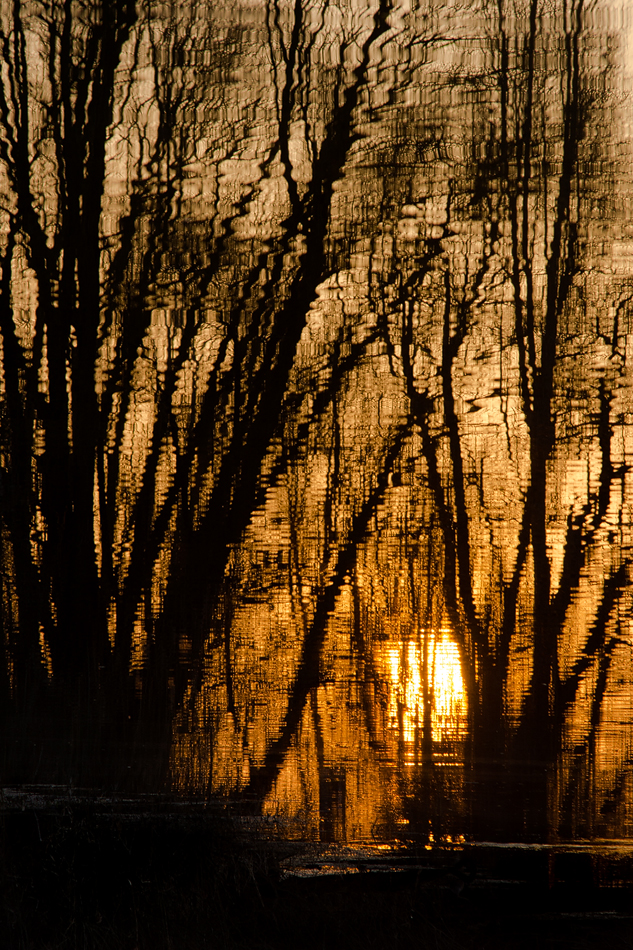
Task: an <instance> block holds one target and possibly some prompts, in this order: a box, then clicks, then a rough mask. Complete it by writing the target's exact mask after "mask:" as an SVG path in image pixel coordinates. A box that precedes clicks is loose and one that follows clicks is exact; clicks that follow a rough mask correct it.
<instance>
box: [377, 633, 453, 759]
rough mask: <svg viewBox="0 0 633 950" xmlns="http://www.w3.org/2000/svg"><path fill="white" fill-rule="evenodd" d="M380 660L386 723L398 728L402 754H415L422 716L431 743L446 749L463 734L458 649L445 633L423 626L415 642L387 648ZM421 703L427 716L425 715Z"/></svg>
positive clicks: (422, 723) (392, 727)
mask: <svg viewBox="0 0 633 950" xmlns="http://www.w3.org/2000/svg"><path fill="white" fill-rule="evenodd" d="M384 662H385V663H386V666H387V670H388V675H389V726H390V728H391V729H395V730H399V731H400V732H401V734H402V740H403V742H404V743H405V744H406V746H407V750H408V751H407V755H408V757H413V756H414V755H415V754H416V751H415V750H416V747H417V746H418V745H419V739H420V734H421V733H420V730H421V729H423V728H424V725H425V721H427V718H428V722H429V723H430V726H431V735H432V740H433V743H437V744H438V745H441V746H442V747H443V748H446V747H447V746H448V745H449V743H456V742H457V741H458V740H460V739H463V738H464V736H465V734H466V712H467V711H466V696H465V693H464V681H463V679H462V671H461V664H460V659H459V650H458V649H457V646H456V645H455V644H454V643H453V641H452V640H451V639H450V635H449V632H448V631H440V632H439V633H436V632H435V631H433V630H428V631H426V630H425V631H422V632H421V642H420V640H416V641H409V642H405V643H399V644H396V645H394V646H390V647H387V648H386V649H385V650H384ZM427 705H428V707H429V715H428V717H425V707H426V706H427ZM435 754H436V756H437V755H438V754H439V753H435ZM443 754H445V753H443Z"/></svg>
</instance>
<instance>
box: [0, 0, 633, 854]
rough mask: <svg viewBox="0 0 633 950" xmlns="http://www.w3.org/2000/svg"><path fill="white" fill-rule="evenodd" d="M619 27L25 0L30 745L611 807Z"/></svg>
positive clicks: (386, 6) (321, 802)
mask: <svg viewBox="0 0 633 950" xmlns="http://www.w3.org/2000/svg"><path fill="white" fill-rule="evenodd" d="M581 35H582V42H581ZM616 45H617V44H616V38H615V37H614V36H613V35H611V34H607V33H606V32H605V30H604V29H603V28H601V27H600V20H599V17H597V15H596V13H595V10H594V9H593V8H592V9H591V10H589V9H585V8H584V5H583V3H582V0H575V2H574V3H572V4H571V5H569V4H567V5H562V4H561V5H560V8H559V9H550V7H548V8H547V10H546V9H545V8H544V7H543V6H542V4H540V3H537V2H536V0H530V2H528V3H526V4H525V7H524V8H521V9H520V10H519V9H517V7H516V6H512V8H510V7H509V6H507V5H506V4H505V3H504V2H503V0H499V2H498V3H496V4H483V5H482V6H481V8H477V9H476V10H471V11H470V12H469V13H465V12H464V11H463V10H462V9H461V8H460V7H458V6H457V5H456V6H455V7H454V8H453V7H446V6H445V5H442V6H441V7H437V8H434V7H433V6H428V7H424V6H417V5H416V6H415V7H411V8H409V6H407V7H406V9H405V7H404V6H402V7H401V6H400V5H398V4H391V3H388V2H382V0H380V2H377V3H376V4H375V5H374V7H372V8H371V9H368V8H366V7H365V5H363V4H361V5H355V4H354V3H350V4H349V5H348V6H343V7H340V6H339V7H336V8H335V7H333V6H332V5H331V4H330V3H329V2H327V0H315V2H313V3H307V4H306V3H297V4H289V3H284V2H273V0H270V2H268V3H262V4H260V5H248V4H244V5H243V6H239V7H238V10H237V15H236V11H235V10H233V9H231V10H228V9H223V8H222V6H221V5H220V7H219V8H218V6H217V4H215V5H209V7H208V8H207V6H205V5H204V4H200V5H197V4H188V5H184V6H181V5H174V6H172V5H170V4H162V5H158V6H156V5H153V4H152V5H150V4H145V3H143V2H142V0H139V2H138V3H136V4H133V3H127V2H126V3H122V2H119V3H114V4H108V5H107V7H106V6H102V5H101V4H99V3H93V2H90V3H89V2H86V3H82V2H77V3H75V4H72V5H70V4H62V3H54V4H51V5H50V7H49V8H47V10H46V11H44V10H43V9H42V8H40V6H38V5H37V4H35V3H33V4H31V3H28V2H23V3H14V4H13V5H12V6H11V8H10V9H9V8H6V9H4V10H3V11H2V16H1V19H0V59H1V68H0V78H1V87H0V176H1V177H2V182H3V194H4V196H5V197H4V198H3V201H2V206H1V209H0V217H1V219H2V228H1V235H2V238H1V244H0V251H1V254H2V260H1V266H2V287H1V293H2V296H1V298H0V299H1V302H0V333H1V336H2V390H1V407H0V408H1V412H2V428H1V451H2V459H1V463H2V468H1V476H2V481H1V493H2V495H1V497H2V523H1V534H0V544H1V545H2V564H3V586H2V611H1V620H2V634H3V635H2V639H1V644H2V647H1V648H2V651H3V654H2V663H1V664H0V668H1V670H2V683H1V690H2V702H3V705H4V709H5V713H6V716H5V719H6V721H7V723H8V724H9V725H8V727H7V731H6V734H5V739H4V768H5V774H6V776H7V780H9V781H14V780H15V781H17V780H20V781H34V780H36V778H39V779H42V780H45V781H52V780H58V781H59V780H61V781H71V780H72V781H73V782H79V783H86V784H90V785H95V784H101V785H107V786H108V787H111V788H124V787H125V788H156V787H164V786H165V783H170V784H171V785H172V787H176V788H179V789H181V790H183V791H187V792H189V793H192V794H193V793H195V794H219V793H224V792H235V791H237V792H239V793H240V795H243V796H245V797H246V798H250V797H253V798H255V799H256V800H257V801H258V802H262V801H263V802H266V803H267V804H266V806H265V807H268V808H270V807H277V806H279V803H280V802H281V800H282V799H284V797H285V799H286V800H287V801H288V802H289V803H290V804H289V807H290V808H294V809H295V811H296V812H297V813H299V812H303V813H305V814H308V815H316V819H315V818H314V817H312V818H310V819H309V820H310V821H316V825H315V828H317V829H318V828H321V832H322V833H324V834H327V835H331V836H333V837H339V838H340V837H342V836H345V835H348V834H367V833H369V831H370V829H371V828H372V827H376V822H378V821H381V822H384V824H385V827H387V825H388V824H389V820H390V819H389V818H388V815H389V814H390V809H391V810H393V814H396V813H397V814H398V815H400V816H402V815H405V816H408V817H409V818H410V819H411V820H414V821H416V822H418V823H419V822H420V821H422V822H425V821H428V820H429V816H430V818H431V820H432V822H435V825H434V833H437V834H443V833H444V834H454V833H456V832H459V833H463V832H468V833H475V834H478V833H483V832H484V831H491V832H492V833H499V834H509V833H512V834H519V835H528V836H537V837H542V836H544V835H549V834H557V833H565V834H577V833H582V834H593V833H600V834H616V833H618V834H621V833H623V830H624V829H625V826H626V821H627V819H626V802H627V801H628V800H629V799H630V794H631V787H630V785H631V778H630V760H629V742H630V730H629V720H630V712H631V710H630V701H629V699H628V698H627V697H629V696H630V685H631V673H632V670H631V655H630V654H631V649H630V645H631V641H630V634H629V626H630V616H631V603H630V586H629V579H630V578H629V573H630V542H631V538H630V531H629V520H630V519H629V517H628V513H629V508H630V472H629V464H628V455H629V431H630V427H629V426H628V422H629V418H628V411H629V410H628V405H629V385H630V384H629V373H628V352H629V334H630V326H629V324H630V313H631V300H632V294H631V289H632V286H631V278H630V274H629V270H630V266H629V263H628V256H629V246H630V235H629V233H628V230H627V224H626V221H627V213H628V209H629V205H630V200H631V199H630V195H631V189H630V187H629V165H628V164H627V162H629V159H628V157H627V156H628V153H627V145H626V143H622V142H620V141H619V140H618V138H617V133H618V116H619V114H620V113H622V111H623V110H624V109H625V108H626V102H625V100H624V99H623V97H622V96H621V95H620V94H619V87H618V82H619V73H618V71H617V70H616V68H615V66H614V64H613V62H611V61H610V60H609V56H610V55H612V52H611V51H613V50H615V49H616ZM622 168H624V169H625V174H624V175H623V174H622V172H621V169H622ZM618 169H619V171H618ZM433 631H443V632H442V633H441V637H440V634H439V633H434V632H433ZM438 637H440V638H439V639H438ZM438 650H439V651H440V652H442V651H443V653H442V655H443V657H444V659H443V661H442V662H443V663H444V667H445V670H444V672H445V678H446V677H448V676H449V668H450V670H452V672H451V674H450V676H451V677H452V680H451V682H452V683H453V686H452V687H451V688H452V689H453V693H454V695H455V696H457V694H459V695H460V696H461V697H462V698H461V699H460V700H459V702H458V701H457V700H456V699H455V701H454V703H453V706H450V703H448V700H446V702H447V703H448V706H450V708H451V709H452V710H453V711H452V712H450V713H449V712H441V702H443V701H444V700H442V701H441V702H440V700H439V696H440V694H441V691H442V689H443V687H442V686H441V685H440V679H438V677H437V675H435V674H433V672H432V657H433V655H437V653H438ZM388 658H391V659H388ZM405 668H406V669H405ZM394 671H398V673H397V675H398V676H399V677H400V684H399V686H398V687H397V688H396V687H395V684H394V682H393V680H394V675H395V674H394ZM436 674H437V671H436ZM458 683H459V685H457V684H458ZM411 689H414V691H415V692H416V697H417V698H416V697H413V698H412V697H411V696H408V693H410V692H411ZM447 695H448V693H447ZM410 700H411V701H410ZM451 702H453V701H452V700H451ZM438 703H439V705H438ZM394 704H395V705H394ZM448 706H447V708H448ZM458 707H459V711H457V710H458ZM390 709H391V710H392V711H391V712H390ZM394 710H395V712H394ZM441 716H445V717H448V719H450V717H451V716H453V717H454V721H453V719H451V720H450V722H448V725H446V728H443V727H441V726H438V717H441ZM466 716H467V725H464V719H465V717H466ZM447 721H448V720H447ZM412 744H413V748H414V749H415V752H414V753H412V752H411V748H412ZM148 750H150V753H149V754H147V753H148ZM448 762H450V763H451V765H450V768H449V767H448V766H447V767H446V768H445V767H444V766H445V765H446V763H448ZM508 763H512V766H511V767H509V765H508ZM387 766H389V767H390V768H391V771H389V777H388V778H386V777H385V776H386V775H387V772H386V771H385V768H387ZM449 773H450V774H449ZM467 774H468V775H469V776H470V777H469V779H468V782H467V783H466V782H465V776H466V775H467ZM491 782H492V784H493V785H494V789H495V795H496V796H497V799H496V800H497V803H498V810H497V811H496V812H495V813H494V814H492V815H491V814H490V812H489V811H488V810H487V809H488V799H489V796H490V788H491ZM467 787H468V788H470V790H471V791H470V792H467ZM368 788H371V789H372V791H371V794H370V795H367V794H366V790H367V789H368ZM354 789H355V791H354ZM362 790H365V791H364V792H363V791H362ZM363 795H365V796H366V798H367V802H365V804H363V803H362V799H363ZM449 798H450V799H451V801H452V803H453V804H452V805H451V806H450V807H448V806H447V804H446V802H447V801H448V799H449ZM506 800H507V801H512V802H514V807H513V810H512V812H511V813H508V814H506V809H505V806H504V802H505V801H506ZM275 803H277V805H275ZM626 827H628V826H626ZM324 828H326V829H327V831H325V832H324V831H323V829H324ZM350 829H356V830H350ZM390 833H391V832H390Z"/></svg>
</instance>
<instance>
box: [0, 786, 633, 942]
mask: <svg viewBox="0 0 633 950" xmlns="http://www.w3.org/2000/svg"><path fill="white" fill-rule="evenodd" d="M23 804H24V810H22V809H21V808H20V809H16V808H15V807H14V805H13V806H12V807H10V808H5V810H4V812H3V813H2V825H1V827H2V856H1V860H2V864H1V874H2V879H1V887H2V918H1V920H0V935H1V936H0V946H1V947H2V948H6V950H27V948H29V950H30V948H33V950H44V948H46V950H49V948H50V950H53V948H55V950H71V948H72V950H93V948H94V950H97V948H98V950H163V948H165V950H202V948H227V950H232V948H248V950H257V948H261V950H265V948H284V950H285V948H289V950H290V948H292V950H297V948H305V950H308V948H328V950H330V948H337V947H341V948H346V950H354V948H361V947H362V948H363V950H367V948H374V947H375V948H409V947H411V948H413V947H415V948H427V947H428V948H433V950H444V948H445V950H452V948H478V950H482V948H484V950H485V948H502V947H509V948H528V947H530V948H533V947H539V948H563V947H564V948H578V950H582V948H588V947H596V948H597V947H601V948H602V947H608V948H609V950H618V948H631V947H633V890H632V888H631V886H630V881H629V880H627V879H626V877H627V873H628V863H627V862H628V860H629V859H628V858H626V857H624V858H623V857H622V855H620V856H619V858H617V859H616V860H615V861H612V862H611V863H609V862H608V860H607V859H606V858H605V857H604V856H603V857H602V858H600V856H598V859H597V860H596V857H595V855H592V854H589V853H583V852H575V853H564V852H558V853H553V852H551V851H550V852H548V851H547V850H544V851H536V852H534V851H532V852H527V851H522V849H515V850H512V849H510V850H502V849H495V848H490V847H489V848H486V847H478V848H472V849H466V850H459V849H456V850H450V849H445V850H442V849H438V850H437V851H434V852H432V853H430V852H429V851H427V850H425V849H424V848H421V849H420V850H419V851H416V849H415V848H408V849H406V850H403V851H400V852H398V853H385V854H384V855H382V856H381V855H380V854H379V853H378V854H376V853H374V854H369V852H368V853H367V855H366V857H363V855H362V854H361V853H359V852H357V853H352V852H341V851H338V852H336V851H333V852H331V853H330V854H327V853H324V852H323V850H322V849H320V850H319V849H315V850H314V851H313V852H312V854H310V852H309V851H307V850H306V848H305V846H302V845H299V844H296V843H295V844H293V843H287V844H283V843H274V842H270V841H266V840H263V839H261V838H257V837H253V835H252V833H251V831H250V829H249V831H248V834H245V833H244V830H243V827H242V826H241V824H240V823H239V822H236V821H235V820H234V819H233V818H231V817H229V816H228V815H226V814H222V813H221V812H218V811H209V810H207V809H198V810H195V809H188V810H186V811H183V812H182V813H180V814H179V813H177V812H175V811H174V810H173V807H172V808H169V807H167V806H164V807H163V808H161V807H160V805H157V804H156V803H154V805H153V806H152V808H147V807H140V806H138V804H137V805H135V807H133V808H131V807H130V806H129V803H128V805H127V806H126V805H124V804H121V803H120V804H119V805H117V806H110V807H108V808H105V807H104V805H103V803H101V804H100V805H99V806H97V805H96V804H95V803H90V802H85V801H84V802H78V801H75V800H71V799H69V800H68V801H67V802H66V803H64V802H59V801H58V802H57V803H56V804H55V807H52V808H51V807H50V806H47V807H44V806H42V804H41V803H38V802H35V801H25V802H23ZM610 868H611V870H609V869H610ZM614 869H615V870H614ZM610 874H611V879H609V875H610Z"/></svg>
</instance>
